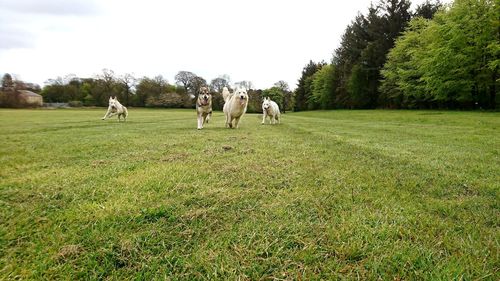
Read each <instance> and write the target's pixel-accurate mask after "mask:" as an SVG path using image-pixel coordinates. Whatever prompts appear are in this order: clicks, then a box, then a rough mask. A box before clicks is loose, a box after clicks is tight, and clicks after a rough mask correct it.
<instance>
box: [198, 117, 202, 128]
mask: <svg viewBox="0 0 500 281" xmlns="http://www.w3.org/2000/svg"><path fill="white" fill-rule="evenodd" d="M202 118H203V117H202V116H201V114H200V113H198V130H201V129H203V120H202Z"/></svg>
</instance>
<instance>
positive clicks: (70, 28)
mask: <svg viewBox="0 0 500 281" xmlns="http://www.w3.org/2000/svg"><path fill="white" fill-rule="evenodd" d="M371 2H372V1H370V0H349V1H331V0H330V1H329V0H304V1H286V0H283V1H280V0H275V1H272V0H267V1H262V0H251V1H250V0H249V1H247V0H212V1H203V0H182V1H181V0H179V1H177V0H175V1H154V0H140V1H136V0H101V1H97V0H71V1H70V0H66V1H65V0H1V1H0V74H1V73H5V72H8V73H11V74H14V75H17V76H18V77H19V78H20V79H22V80H25V81H27V82H34V83H38V84H40V85H41V86H43V84H44V82H45V81H46V80H47V79H49V78H56V77H58V76H65V75H67V74H75V75H77V76H78V77H92V76H95V75H96V74H99V73H101V72H102V69H104V68H107V69H111V70H113V71H114V72H115V73H116V74H124V73H133V74H134V75H135V76H136V77H142V76H149V77H153V76H156V75H159V74H161V75H163V76H164V77H165V78H166V79H167V80H168V81H169V82H171V83H174V76H175V74H176V73H177V72H178V71H180V70H187V71H191V72H194V73H196V74H197V75H199V76H202V77H203V78H205V79H206V80H207V81H208V82H210V80H212V79H213V78H216V77H218V76H220V75H222V74H228V75H229V76H230V77H231V81H232V82H237V81H241V80H249V81H252V82H253V83H254V85H255V87H256V88H268V87H270V86H272V84H273V83H274V82H277V81H279V80H285V81H286V82H288V83H289V84H290V86H291V87H292V88H295V85H296V83H297V79H298V78H299V76H300V74H301V71H302V68H303V67H304V65H305V64H307V62H308V61H309V60H311V59H312V60H313V61H321V60H325V61H327V62H329V61H330V60H331V58H332V53H333V51H334V50H335V48H337V47H338V46H339V44H340V39H341V35H342V33H343V32H344V30H345V28H346V26H347V25H348V24H349V23H350V22H351V21H352V20H353V19H354V17H355V16H356V14H357V13H358V11H361V12H362V13H364V14H366V11H367V9H368V7H369V5H370V3H371ZM375 2H378V1H375ZM422 2H424V0H414V1H412V3H413V4H414V5H415V4H419V3H422Z"/></svg>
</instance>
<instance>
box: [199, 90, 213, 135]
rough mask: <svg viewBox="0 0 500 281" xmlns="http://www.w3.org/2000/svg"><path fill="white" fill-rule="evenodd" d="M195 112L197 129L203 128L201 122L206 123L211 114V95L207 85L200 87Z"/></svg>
mask: <svg viewBox="0 0 500 281" xmlns="http://www.w3.org/2000/svg"><path fill="white" fill-rule="evenodd" d="M196 113H198V130H201V129H203V124H205V123H208V120H210V117H211V116H212V95H211V94H210V91H209V90H208V88H207V87H201V88H200V93H199V94H198V100H197V101H196Z"/></svg>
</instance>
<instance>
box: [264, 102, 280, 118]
mask: <svg viewBox="0 0 500 281" xmlns="http://www.w3.org/2000/svg"><path fill="white" fill-rule="evenodd" d="M262 112H263V113H264V114H263V116H262V124H264V123H266V117H267V116H269V124H276V121H278V124H279V123H280V119H281V113H280V108H279V106H278V104H277V103H275V102H274V101H272V100H271V99H270V98H264V101H263V102H262Z"/></svg>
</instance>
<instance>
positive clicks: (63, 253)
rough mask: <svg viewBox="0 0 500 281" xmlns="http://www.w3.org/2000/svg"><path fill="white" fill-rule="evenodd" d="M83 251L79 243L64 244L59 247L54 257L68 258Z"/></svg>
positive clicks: (58, 258)
mask: <svg viewBox="0 0 500 281" xmlns="http://www.w3.org/2000/svg"><path fill="white" fill-rule="evenodd" d="M83 251H84V249H83V247H82V246H80V245H65V246H62V247H61V249H59V252H58V253H57V255H56V259H57V260H59V261H63V260H67V259H68V258H71V257H75V256H78V255H79V254H80V253H82V252H83Z"/></svg>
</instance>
